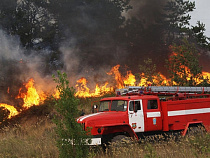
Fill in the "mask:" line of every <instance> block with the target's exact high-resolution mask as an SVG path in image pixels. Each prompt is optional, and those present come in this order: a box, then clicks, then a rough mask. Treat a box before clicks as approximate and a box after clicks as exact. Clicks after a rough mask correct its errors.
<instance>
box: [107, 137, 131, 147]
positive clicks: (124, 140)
mask: <svg viewBox="0 0 210 158" xmlns="http://www.w3.org/2000/svg"><path fill="white" fill-rule="evenodd" d="M131 142H132V140H131V138H130V137H128V136H126V135H117V136H114V137H113V138H112V140H111V145H113V146H115V147H119V146H125V145H128V144H130V143H131Z"/></svg>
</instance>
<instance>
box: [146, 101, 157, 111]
mask: <svg viewBox="0 0 210 158" xmlns="http://www.w3.org/2000/svg"><path fill="white" fill-rule="evenodd" d="M147 109H158V104H157V100H148V103H147Z"/></svg>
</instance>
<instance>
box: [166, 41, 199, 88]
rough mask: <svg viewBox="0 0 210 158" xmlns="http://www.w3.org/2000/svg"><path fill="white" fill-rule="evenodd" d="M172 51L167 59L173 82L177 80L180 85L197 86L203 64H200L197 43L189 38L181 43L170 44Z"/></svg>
mask: <svg viewBox="0 0 210 158" xmlns="http://www.w3.org/2000/svg"><path fill="white" fill-rule="evenodd" d="M170 49H171V51H172V53H171V55H170V57H169V60H167V69H168V70H169V74H170V78H171V81H172V83H173V82H176V84H177V85H180V86H195V85H196V80H197V79H199V78H200V77H201V70H202V68H201V66H200V65H199V60H198V59H199V53H198V51H197V49H196V48H195V45H192V44H190V43H189V42H188V41H187V40H184V41H183V44H181V45H176V44H174V45H172V46H170Z"/></svg>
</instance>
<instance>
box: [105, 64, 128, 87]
mask: <svg viewBox="0 0 210 158" xmlns="http://www.w3.org/2000/svg"><path fill="white" fill-rule="evenodd" d="M119 67H120V65H116V66H114V67H112V69H111V70H110V72H108V73H107V74H108V75H112V74H114V75H115V80H116V82H117V86H116V87H117V88H118V89H120V88H124V85H123V79H122V75H121V73H120V72H119Z"/></svg>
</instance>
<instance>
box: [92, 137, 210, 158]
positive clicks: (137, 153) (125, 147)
mask: <svg viewBox="0 0 210 158" xmlns="http://www.w3.org/2000/svg"><path fill="white" fill-rule="evenodd" d="M151 139H153V138H151ZM115 146H116V144H111V147H109V148H108V149H107V150H106V152H105V153H103V152H101V151H99V152H98V153H95V155H94V157H95V158H108V157H112V158H189V157H190V158H198V157H199V158H208V157H210V134H203V135H197V136H190V137H184V138H180V139H179V140H175V139H174V138H173V137H172V138H170V139H169V140H167V141H166V140H162V141H161V140H159V141H158V142H157V141H155V140H146V141H145V140H143V141H142V142H141V143H129V144H128V143H124V144H121V146H120V147H119V144H118V145H117V146H118V147H117V148H116V147H115Z"/></svg>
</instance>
